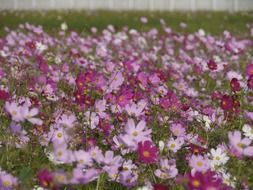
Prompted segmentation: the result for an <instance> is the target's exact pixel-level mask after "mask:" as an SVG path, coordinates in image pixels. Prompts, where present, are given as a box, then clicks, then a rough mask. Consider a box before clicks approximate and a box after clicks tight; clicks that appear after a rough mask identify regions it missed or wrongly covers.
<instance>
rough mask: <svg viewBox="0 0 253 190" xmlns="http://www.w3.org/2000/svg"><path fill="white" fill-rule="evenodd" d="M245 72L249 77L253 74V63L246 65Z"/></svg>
mask: <svg viewBox="0 0 253 190" xmlns="http://www.w3.org/2000/svg"><path fill="white" fill-rule="evenodd" d="M245 73H246V75H247V76H248V77H251V76H253V63H251V64H248V65H247V66H246V69H245Z"/></svg>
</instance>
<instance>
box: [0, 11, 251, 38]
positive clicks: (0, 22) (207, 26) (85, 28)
mask: <svg viewBox="0 0 253 190" xmlns="http://www.w3.org/2000/svg"><path fill="white" fill-rule="evenodd" d="M141 16H146V17H148V19H149V22H148V24H141V22H140V17H141ZM161 18H163V19H164V20H165V21H166V23H167V25H168V26H169V27H171V28H172V29H174V30H177V31H181V30H184V31H185V32H194V31H197V30H198V29H199V28H203V29H204V30H205V31H208V32H210V33H211V34H215V35H218V34H221V33H222V32H223V31H224V30H229V31H231V32H232V33H233V34H234V35H239V34H240V35H242V34H246V33H247V32H248V30H249V29H248V28H247V27H246V25H247V24H251V23H252V20H253V12H239V13H226V12H215V13H214V12H197V13H192V12H151V13H148V14H147V13H146V12H141V11H140V12H127V11H124V12H117V11H114V12H109V11H93V12H91V11H48V12H46V11H39V12H33V11H28V12H24V11H15V12H10V11H2V12H1V13H0V35H3V34H4V27H9V28H11V29H15V28H16V27H17V25H19V24H21V23H26V22H28V23H32V24H35V25H42V26H43V27H44V29H45V30H46V31H48V32H53V31H54V30H56V29H58V28H59V27H60V24H61V23H62V22H66V23H67V24H68V26H69V29H70V30H75V31H77V32H79V33H80V32H81V33H89V32H90V28H91V27H92V26H95V27H97V28H98V29H99V30H100V31H101V29H103V28H105V27H106V26H107V25H109V24H112V25H114V26H115V28H116V29H120V28H122V27H123V26H126V25H127V26H129V27H130V28H136V29H139V30H148V29H150V28H153V27H155V28H157V29H161V26H160V21H159V20H160V19H161ZM181 22H185V23H187V24H188V27H187V28H186V29H182V28H180V23H181Z"/></svg>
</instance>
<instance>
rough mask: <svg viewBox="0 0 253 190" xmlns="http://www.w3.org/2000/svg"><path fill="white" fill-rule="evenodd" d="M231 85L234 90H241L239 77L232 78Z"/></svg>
mask: <svg viewBox="0 0 253 190" xmlns="http://www.w3.org/2000/svg"><path fill="white" fill-rule="evenodd" d="M230 87H231V89H232V91H234V92H237V91H240V90H241V86H240V83H239V81H238V79H237V78H232V80H231V81H230Z"/></svg>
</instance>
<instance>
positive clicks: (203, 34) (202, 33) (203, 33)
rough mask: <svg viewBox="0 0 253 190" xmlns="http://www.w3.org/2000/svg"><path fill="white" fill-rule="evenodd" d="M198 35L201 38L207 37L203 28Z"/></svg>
mask: <svg viewBox="0 0 253 190" xmlns="http://www.w3.org/2000/svg"><path fill="white" fill-rule="evenodd" d="M198 33H199V35H200V36H205V35H206V33H205V30H203V29H202V28H201V29H199V31H198Z"/></svg>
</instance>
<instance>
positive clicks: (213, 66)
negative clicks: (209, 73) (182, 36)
mask: <svg viewBox="0 0 253 190" xmlns="http://www.w3.org/2000/svg"><path fill="white" fill-rule="evenodd" d="M207 66H208V68H209V69H210V70H216V69H217V63H215V61H214V60H213V59H210V60H209V61H208V62H207Z"/></svg>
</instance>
